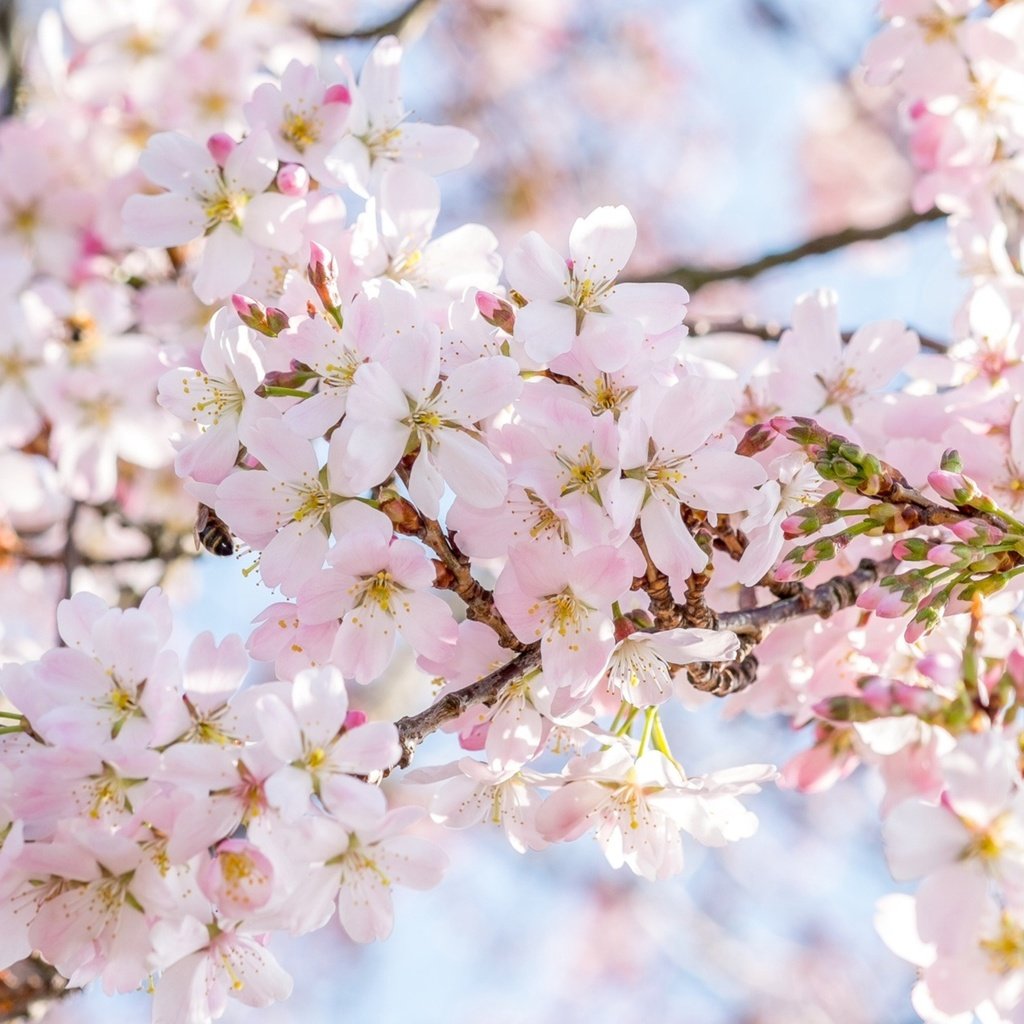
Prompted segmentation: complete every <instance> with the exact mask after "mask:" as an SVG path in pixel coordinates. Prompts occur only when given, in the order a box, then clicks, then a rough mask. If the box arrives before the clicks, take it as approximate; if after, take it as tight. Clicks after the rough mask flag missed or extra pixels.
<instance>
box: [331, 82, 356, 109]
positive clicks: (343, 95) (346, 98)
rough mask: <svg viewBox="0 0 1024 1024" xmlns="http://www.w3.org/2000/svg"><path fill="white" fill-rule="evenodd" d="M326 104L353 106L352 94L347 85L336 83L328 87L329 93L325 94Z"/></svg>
mask: <svg viewBox="0 0 1024 1024" xmlns="http://www.w3.org/2000/svg"><path fill="white" fill-rule="evenodd" d="M324 103H344V104H346V105H348V106H351V105H352V93H350V92H349V89H348V86H347V85H342V83H341V82H336V83H335V84H334V85H331V86H328V87H327V91H326V92H325V93H324Z"/></svg>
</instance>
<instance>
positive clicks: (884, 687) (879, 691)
mask: <svg viewBox="0 0 1024 1024" xmlns="http://www.w3.org/2000/svg"><path fill="white" fill-rule="evenodd" d="M860 689H861V696H862V698H863V700H864V703H865V704H867V706H868V707H869V708H871V710H872V711H874V712H875V713H876V714H879V715H888V714H891V712H892V685H891V683H890V681H889V680H888V679H882V678H881V677H880V676H872V677H871V678H870V679H867V680H865V681H864V682H863V683H862V684H861V688H860Z"/></svg>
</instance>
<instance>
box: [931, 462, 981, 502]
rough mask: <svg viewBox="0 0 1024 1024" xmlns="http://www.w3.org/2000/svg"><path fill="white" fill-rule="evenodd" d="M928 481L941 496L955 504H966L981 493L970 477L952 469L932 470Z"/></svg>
mask: <svg viewBox="0 0 1024 1024" xmlns="http://www.w3.org/2000/svg"><path fill="white" fill-rule="evenodd" d="M928 483H929V485H930V486H931V489H932V490H933V491H934V492H935V493H936V494H937V495H938V496H939V497H940V498H945V500H946V501H949V502H952V503H953V504H954V505H966V504H968V502H970V501H971V500H972V499H974V498H975V497H978V496H980V494H981V492H980V491H979V490H978V487H977V485H976V484H975V483H974V481H973V480H972V479H971V478H970V477H967V476H964V475H963V474H962V473H960V472H953V471H951V470H946V469H934V470H932V472H930V473H929V474H928Z"/></svg>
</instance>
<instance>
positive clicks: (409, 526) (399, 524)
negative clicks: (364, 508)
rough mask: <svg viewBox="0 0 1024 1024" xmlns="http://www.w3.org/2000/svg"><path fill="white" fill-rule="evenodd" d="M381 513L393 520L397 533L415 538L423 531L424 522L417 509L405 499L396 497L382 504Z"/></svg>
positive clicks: (392, 523)
mask: <svg viewBox="0 0 1024 1024" xmlns="http://www.w3.org/2000/svg"><path fill="white" fill-rule="evenodd" d="M380 510H381V512H383V513H384V515H386V516H387V517H388V519H390V520H391V525H392V526H393V527H394V528H395V532H396V533H404V534H406V535H411V536H415V535H416V534H418V533H419V532H420V531H421V530H422V529H423V520H422V519H421V518H420V514H419V512H417V511H416V507H415V506H414V505H413V504H412V503H411V502H409V501H407V500H406V499H405V498H402V497H399V496H398V495H395V497H393V498H388V499H386V500H385V501H382V502H381V506H380Z"/></svg>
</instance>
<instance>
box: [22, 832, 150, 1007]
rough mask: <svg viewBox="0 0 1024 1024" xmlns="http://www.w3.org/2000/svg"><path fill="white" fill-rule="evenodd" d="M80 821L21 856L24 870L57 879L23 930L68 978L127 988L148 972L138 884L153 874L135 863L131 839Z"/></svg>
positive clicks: (142, 888)
mask: <svg viewBox="0 0 1024 1024" xmlns="http://www.w3.org/2000/svg"><path fill="white" fill-rule="evenodd" d="M81 826H83V823H82V822H74V823H73V824H72V825H71V826H70V827H69V829H68V830H67V831H65V832H63V833H61V835H60V836H59V837H58V838H56V839H54V840H52V841H51V842H49V843H45V844H43V843H36V844H32V845H31V846H29V847H28V848H27V849H26V851H25V853H24V854H23V856H22V859H21V866H22V868H23V870H25V871H26V872H27V873H29V874H30V875H31V876H36V877H41V879H42V880H45V879H47V878H48V877H52V876H57V877H60V878H62V879H63V880H64V884H63V886H61V889H62V891H59V892H57V893H54V894H53V895H52V896H51V898H50V899H47V900H46V901H44V902H43V903H42V904H41V905H40V906H39V910H38V913H37V914H36V917H35V919H34V920H33V922H32V924H31V926H30V928H29V937H30V939H31V941H32V943H33V945H34V947H35V948H37V949H39V950H40V952H41V953H42V954H43V956H45V957H46V958H47V959H48V960H49V961H50V962H51V963H53V964H54V966H55V967H56V968H57V969H58V970H59V971H60V972H61V973H62V974H63V975H64V976H65V977H66V978H68V980H69V982H70V983H71V984H72V985H84V984H86V983H87V982H89V981H92V980H93V979H94V978H97V977H102V979H103V987H104V989H105V990H106V991H107V993H108V994H109V993H113V992H130V991H131V990H132V989H134V988H137V987H138V985H139V984H140V983H141V982H142V980H143V979H144V978H145V977H146V975H147V974H148V965H147V959H148V956H149V953H150V950H151V944H150V940H149V925H148V923H147V921H146V916H145V911H144V909H143V908H144V907H145V905H146V903H148V902H149V900H148V898H147V893H146V884H147V882H148V883H149V884H153V882H154V879H153V878H152V877H147V873H146V872H145V871H144V870H140V868H141V866H142V851H141V850H140V848H139V846H138V845H137V844H136V843H134V842H132V841H131V840H129V839H126V838H124V837H122V836H117V835H111V834H109V833H107V832H106V831H105V830H103V829H99V828H85V827H81Z"/></svg>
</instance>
